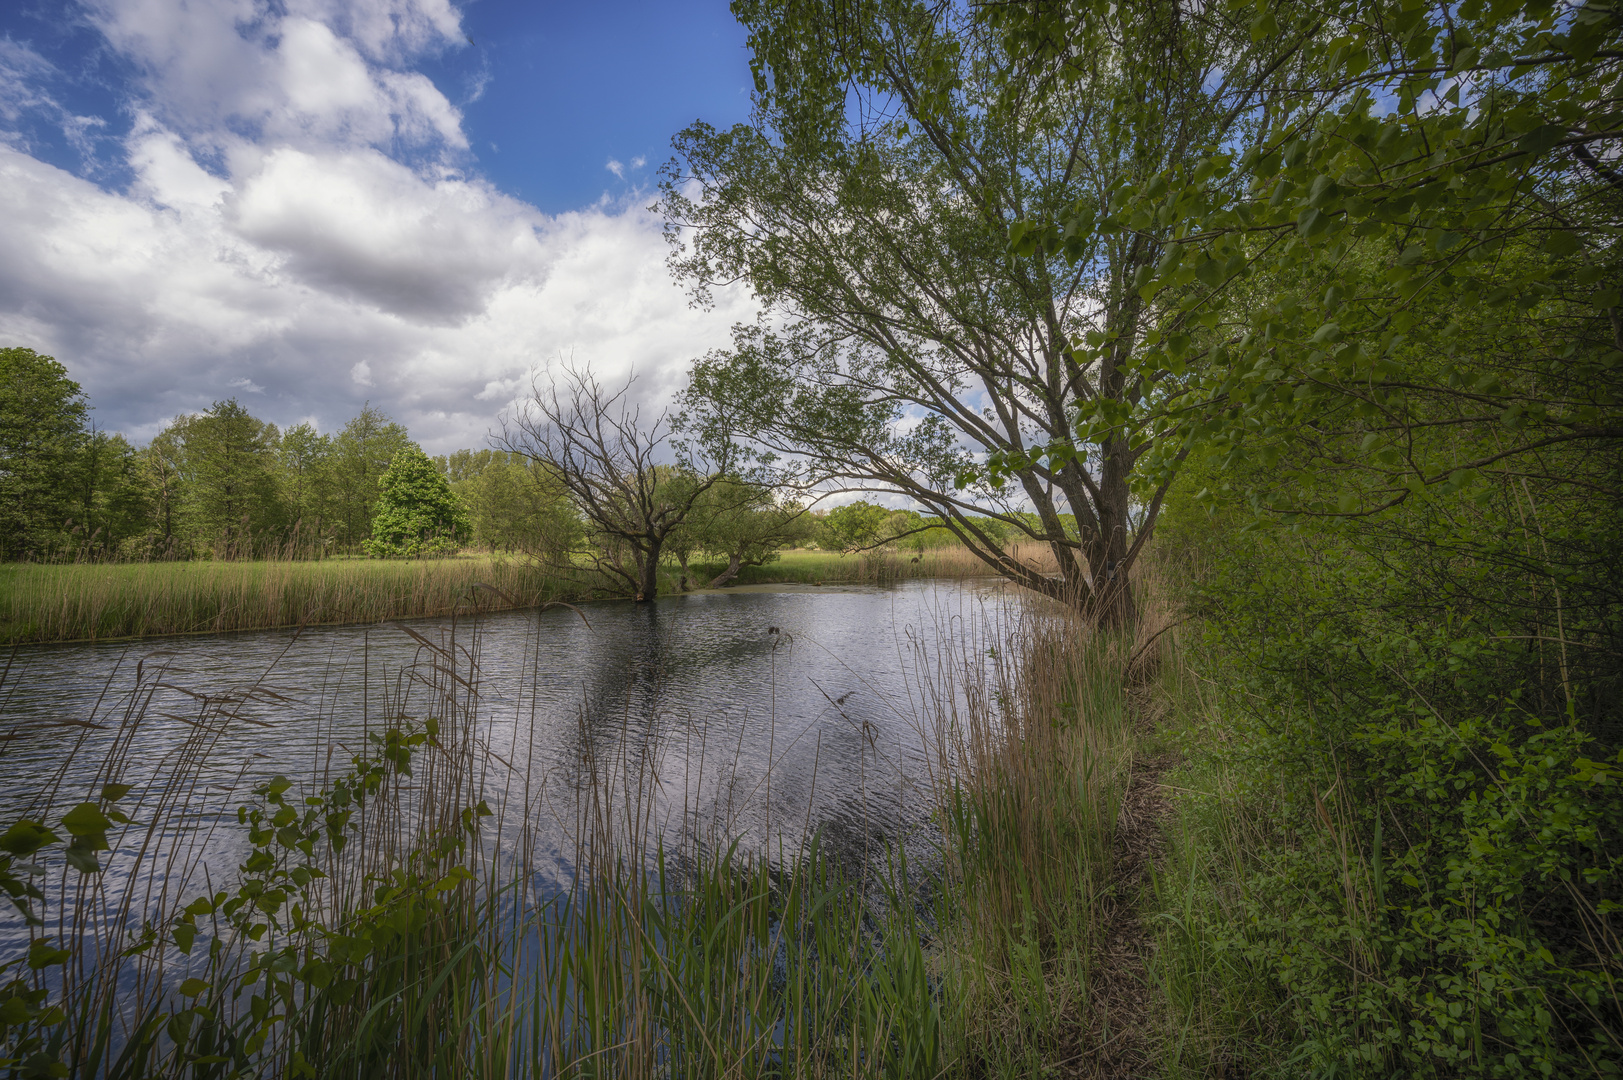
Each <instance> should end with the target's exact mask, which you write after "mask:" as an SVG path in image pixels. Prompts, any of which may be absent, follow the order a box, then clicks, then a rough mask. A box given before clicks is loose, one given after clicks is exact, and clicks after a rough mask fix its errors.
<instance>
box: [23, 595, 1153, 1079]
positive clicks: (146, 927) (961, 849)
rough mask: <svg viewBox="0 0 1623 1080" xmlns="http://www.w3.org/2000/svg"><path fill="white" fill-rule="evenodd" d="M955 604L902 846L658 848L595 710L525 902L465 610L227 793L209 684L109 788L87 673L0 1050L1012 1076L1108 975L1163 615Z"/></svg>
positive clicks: (145, 1065)
mask: <svg viewBox="0 0 1623 1080" xmlns="http://www.w3.org/2000/svg"><path fill="white" fill-rule="evenodd" d="M980 610H981V612H982V614H981V615H979V616H977V617H975V618H972V619H970V620H968V622H967V623H961V624H960V625H961V626H962V628H963V633H962V635H961V636H958V637H954V638H952V639H950V640H949V641H948V643H947V644H945V645H943V646H941V647H940V651H939V652H925V651H923V650H922V648H921V647H919V646H917V645H915V646H914V648H915V654H914V657H913V661H914V667H915V670H916V672H917V676H918V679H919V690H920V691H921V696H920V698H919V703H918V705H917V710H918V711H917V713H916V714H915V715H914V717H913V719H914V722H915V723H916V724H917V725H918V731H919V734H920V736H921V738H922V739H923V740H924V743H925V746H926V748H927V749H926V754H927V757H928V769H929V776H930V783H929V784H928V785H926V787H927V791H926V792H925V793H924V794H925V796H926V797H928V798H929V799H931V800H932V801H933V806H934V808H935V811H936V813H935V815H934V817H933V824H932V825H931V826H929V827H928V828H929V831H930V833H931V838H930V839H931V844H932V846H933V847H934V848H935V849H936V850H937V851H939V853H940V856H941V861H940V865H939V866H938V867H936V868H933V869H932V868H921V867H916V866H915V867H912V868H910V867H909V865H908V861H907V856H906V854H905V852H904V850H903V848H902V847H901V846H899V838H897V840H896V841H894V842H893V847H892V849H891V850H890V851H889V852H888V853H886V854H885V855H884V856H882V857H881V858H879V859H877V860H874V861H871V862H869V863H868V864H867V867H866V869H864V868H862V867H854V866H851V865H847V864H844V863H842V862H841V860H840V859H839V858H837V857H836V856H835V853H833V852H831V851H830V850H829V849H827V848H825V847H824V846H823V845H822V844H821V843H820V841H819V840H818V839H817V838H816V837H815V836H808V837H802V838H800V839H799V842H798V846H797V841H796V838H795V837H792V836H791V837H789V844H788V848H787V849H786V850H783V851H780V852H778V853H777V855H776V856H774V857H772V858H770V859H768V858H766V857H764V856H763V854H762V853H750V852H745V851H741V850H739V849H738V848H737V847H736V845H735V843H734V839H733V836H732V833H731V831H730V828H731V827H730V826H729V823H728V822H725V821H720V820H712V819H711V817H710V816H709V813H708V812H707V811H705V810H704V808H701V807H694V806H690V805H688V804H687V802H686V800H685V799H684V801H683V806H682V808H681V813H682V815H683V818H682V819H683V821H684V822H691V826H692V827H691V828H688V827H684V828H683V829H682V830H681V832H682V835H684V836H685V837H687V839H686V840H685V841H683V843H682V845H681V847H680V848H679V849H675V850H672V849H667V848H664V847H662V846H661V845H660V843H659V841H657V840H656V839H654V837H655V836H656V835H657V834H658V828H657V825H656V822H655V817H656V815H655V811H654V809H653V799H654V792H655V790H656V787H657V788H659V789H660V790H664V785H666V784H669V783H670V782H671V779H672V778H671V777H666V778H665V779H664V780H662V781H659V782H656V781H655V780H654V779H653V778H654V777H655V776H656V774H657V773H658V772H659V770H660V768H661V757H660V753H661V751H660V747H659V746H657V745H647V744H645V743H644V742H643V740H640V739H631V738H627V737H626V735H625V733H623V732H622V733H620V736H619V737H615V736H614V735H613V734H612V733H600V735H599V736H597V737H594V738H593V739H583V740H582V744H581V745H582V754H583V758H582V760H581V762H580V765H581V774H582V783H581V787H580V791H581V792H582V804H581V807H580V808H579V812H578V814H577V815H576V819H575V821H576V824H575V827H574V830H573V840H574V844H575V849H574V858H573V866H574V867H575V876H574V878H573V883H572V884H571V885H570V886H569V887H568V888H567V889H566V890H565V891H564V893H563V894H561V895H559V896H556V897H551V898H547V897H541V896H536V897H535V898H534V899H533V900H532V899H531V897H530V893H529V890H528V887H527V885H525V883H527V882H529V881H530V880H531V879H532V877H533V875H534V874H535V872H536V870H537V867H538V865H539V864H538V863H537V858H538V857H540V858H545V857H546V856H545V853H544V852H543V851H538V849H537V846H536V844H535V839H536V837H535V835H534V834H533V832H532V830H531V828H530V826H529V824H528V823H529V822H531V821H533V820H535V813H536V807H535V806H534V805H532V803H533V801H534V799H535V797H536V793H535V792H534V791H532V790H530V788H529V787H528V782H527V781H525V780H524V778H523V775H522V773H521V772H520V773H512V770H513V766H512V765H505V766H503V763H504V762H507V761H516V760H517V759H516V758H515V757H514V756H513V753H512V751H511V750H508V749H504V748H501V747H492V746H490V745H488V738H489V736H488V732H487V728H486V723H487V720H486V718H485V715H484V713H485V710H484V709H483V708H482V706H481V705H480V697H479V692H478V685H479V682H480V679H481V674H480V673H481V671H482V661H481V659H480V656H481V649H480V645H479V640H480V639H479V632H478V630H477V627H476V626H475V627H473V628H472V629H468V628H463V629H460V630H457V631H455V632H454V633H450V632H446V633H442V634H440V635H433V634H430V635H428V636H416V635H414V637H416V639H417V640H418V641H419V642H420V643H421V644H422V655H421V656H420V657H419V660H418V662H417V663H415V664H412V665H408V668H407V669H403V670H402V672H401V674H402V675H406V674H408V672H414V673H415V674H414V675H411V677H406V678H400V679H395V678H390V677H384V678H372V679H371V680H370V683H369V685H370V686H371V687H372V689H371V690H370V691H367V690H364V689H361V688H360V687H357V686H356V685H354V683H353V682H351V683H350V684H347V689H346V691H345V692H346V693H349V694H351V695H354V694H355V693H357V691H359V692H361V693H367V694H374V695H382V697H380V698H378V699H377V700H375V701H373V705H374V708H373V711H372V715H373V716H374V717H388V718H391V719H388V720H383V721H377V722H376V724H375V727H374V728H373V729H372V730H371V731H370V732H369V739H368V740H366V741H363V742H361V743H360V744H357V745H360V746H362V747H363V749H362V750H360V752H358V753H354V754H353V760H352V761H351V762H349V763H348V765H347V766H346V765H344V764H343V763H342V762H343V758H344V754H338V755H334V756H333V757H332V758H331V762H332V763H331V764H330V765H329V766H328V767H327V768H326V769H325V770H324V771H323V772H321V773H320V774H319V775H312V776H301V777H293V778H289V777H274V778H250V780H249V781H248V783H247V784H245V785H243V786H242V787H240V788H238V789H236V790H235V791H227V790H225V789H219V788H216V789H209V788H207V787H206V786H205V785H203V784H202V783H201V781H200V780H199V777H200V776H202V775H204V774H205V772H206V769H205V766H206V765H207V763H208V761H209V755H210V754H211V752H212V748H213V747H214V746H215V745H217V743H218V740H219V737H220V735H221V734H222V733H223V731H224V730H226V728H227V727H228V726H229V725H231V724H234V723H237V722H239V721H238V719H237V716H236V712H237V703H238V702H239V701H240V700H241V697H240V695H239V694H226V695H222V696H219V697H216V698H205V699H199V700H198V706H197V715H195V716H194V717H191V718H190V719H189V720H188V723H190V724H192V727H193V729H194V730H195V732H196V734H195V736H194V737H193V738H191V739H190V740H189V741H188V743H187V745H186V747H185V749H184V752H182V753H180V754H178V755H172V756H170V757H169V758H167V759H166V760H165V763H164V765H163V766H162V767H160V768H159V769H158V772H157V773H156V774H153V775H145V774H140V772H141V771H140V770H138V769H136V768H133V767H132V766H131V765H130V761H129V759H128V757H127V755H128V750H129V747H130V746H132V745H133V744H134V742H135V740H137V739H138V738H139V737H140V735H141V731H142V729H143V727H144V726H145V725H147V724H149V723H159V722H162V721H161V718H160V717H156V716H149V715H148V707H147V706H146V705H144V704H142V702H143V701H149V700H150V695H149V694H147V695H146V696H143V694H144V693H145V692H144V691H143V690H142V687H141V686H134V687H125V688H114V689H115V690H118V691H119V692H116V693H112V694H110V695H109V696H108V699H107V704H106V706H105V708H104V709H101V710H99V711H98V716H97V717H95V718H94V719H95V720H96V721H97V722H99V723H104V724H106V727H107V729H108V733H109V734H108V738H106V739H104V740H85V739H83V738H81V739H80V741H79V744H78V745H79V748H80V749H79V750H78V751H77V752H78V753H80V754H82V755H85V756H87V758H88V757H94V756H95V755H97V754H100V755H102V756H101V758H100V759H99V760H96V761H95V762H94V765H95V773H96V775H97V776H98V777H100V778H102V780H104V781H105V782H100V781H98V786H97V787H96V789H95V790H92V791H89V792H79V791H67V790H56V789H54V788H53V789H51V790H47V791H45V792H42V793H41V794H40V795H39V796H38V797H37V798H36V799H35V800H34V802H33V805H31V806H30V807H29V808H28V810H27V812H26V814H25V815H24V818H23V820H21V821H19V822H16V823H7V824H10V825H11V828H10V829H9V831H6V833H5V845H4V850H5V852H6V854H3V855H0V877H8V880H7V881H6V884H8V885H9V884H11V883H13V882H17V883H20V885H19V887H20V889H21V891H19V892H16V893H14V895H15V896H16V897H17V900H18V902H19V904H20V905H21V906H22V907H24V908H25V909H26V911H27V913H28V914H29V915H30V916H31V917H33V918H35V919H37V920H38V924H37V927H36V930H35V932H34V935H35V940H36V942H37V943H38V944H37V945H35V946H33V947H31V948H30V950H29V952H28V956H27V959H28V962H29V966H30V969H31V970H30V972H26V973H25V972H21V971H20V970H19V971H14V972H12V973H11V974H10V976H8V977H14V978H16V979H17V981H16V982H13V983H12V984H11V985H10V986H9V987H4V988H0V997H3V996H5V995H6V994H10V995H11V996H12V998H13V999H14V1000H15V1001H16V1002H17V1004H18V1008H17V1009H13V1010H12V1011H11V1012H8V1013H7V1014H6V1016H7V1017H8V1020H7V1026H6V1027H5V1028H0V1037H3V1038H4V1040H5V1041H4V1045H3V1047H0V1050H3V1051H4V1053H5V1056H7V1057H8V1058H9V1059H11V1060H13V1061H18V1062H22V1061H30V1060H31V1061H33V1063H34V1064H36V1065H39V1066H40V1067H41V1068H42V1069H47V1070H48V1071H49V1066H51V1065H59V1066H60V1067H61V1068H64V1069H66V1070H67V1071H66V1073H65V1075H72V1076H91V1075H97V1076H99V1075H109V1076H110V1075H115V1074H118V1075H123V1074H129V1075H137V1074H139V1075H154V1076H158V1075H162V1076H168V1075H187V1076H191V1077H209V1078H212V1077H221V1078H224V1077H228V1076H246V1075H254V1076H334V1077H337V1076H386V1075H387V1076H398V1077H408V1076H428V1075H436V1076H456V1077H470V1078H472V1077H485V1076H489V1077H498V1076H499V1077H511V1076H534V1077H541V1076H548V1077H587V1076H615V1077H629V1078H639V1077H655V1076H671V1075H684V1076H685V1075H717V1076H739V1077H750V1076H761V1075H774V1076H785V1077H812V1076H828V1075H871V1076H886V1077H897V1078H903V1077H907V1078H911V1077H928V1076H939V1075H943V1074H944V1073H945V1072H952V1073H958V1072H968V1073H972V1074H977V1075H988V1076H1007V1077H1015V1076H1026V1075H1034V1074H1036V1072H1037V1071H1039V1070H1041V1069H1042V1067H1043V1066H1045V1065H1047V1064H1052V1063H1053V1062H1054V1061H1055V1060H1056V1059H1057V1058H1058V1056H1059V1055H1060V1054H1061V1052H1063V1051H1064V1050H1065V1049H1066V1047H1067V1044H1068V1042H1069V1041H1071V1040H1072V1038H1073V1034H1072V1033H1073V1032H1074V1031H1075V1030H1077V1029H1078V1025H1080V1024H1083V1023H1085V1021H1086V1017H1085V1015H1084V1013H1085V1009H1086V1007H1087V1002H1088V1001H1089V1000H1090V997H1091V996H1093V993H1094V988H1095V987H1096V986H1097V984H1099V982H1100V980H1101V979H1104V978H1106V977H1107V976H1108V972H1109V970H1110V965H1109V963H1108V958H1107V957H1106V956H1105V954H1104V952H1103V950H1104V947H1105V945H1106V943H1105V942H1104V941H1103V939H1102V937H1101V934H1100V928H1101V926H1102V923H1101V922H1100V910H1099V909H1098V907H1097V905H1095V904H1093V903H1092V902H1091V898H1093V897H1095V896H1098V895H1100V893H1101V891H1102V890H1105V889H1107V888H1108V886H1109V882H1110V881H1111V861H1112V858H1113V855H1112V849H1111V834H1112V828H1113V822H1114V819H1115V816H1116V810H1115V806H1116V803H1117V802H1118V801H1119V799H1120V797H1121V794H1122V792H1123V791H1124V790H1125V787H1126V784H1127V783H1128V780H1129V778H1130V776H1131V774H1132V770H1133V754H1134V746H1135V743H1136V738H1137V736H1136V735H1135V730H1134V724H1133V722H1132V706H1131V704H1130V700H1129V696H1130V689H1131V688H1130V686H1129V685H1128V684H1125V683H1124V682H1123V680H1122V679H1121V678H1120V673H1121V672H1122V671H1123V670H1124V669H1125V668H1127V667H1134V665H1132V664H1129V663H1128V658H1129V657H1137V658H1139V663H1138V664H1137V665H1136V667H1135V670H1137V671H1138V672H1139V673H1140V679H1139V681H1140V682H1141V683H1142V682H1143V681H1144V680H1145V679H1153V678H1154V677H1155V671H1156V670H1157V665H1156V664H1154V663H1152V662H1150V657H1151V651H1147V650H1153V651H1157V652H1158V651H1159V650H1162V649H1168V648H1170V647H1171V644H1172V635H1164V636H1160V637H1159V638H1157V637H1156V635H1158V634H1159V633H1160V631H1161V630H1163V629H1165V628H1166V627H1167V626H1168V625H1170V622H1171V618H1170V613H1169V612H1168V611H1166V610H1163V609H1161V608H1156V609H1154V610H1151V611H1149V612H1147V613H1146V614H1147V617H1146V619H1145V620H1144V621H1143V623H1142V624H1141V626H1140V628H1139V630H1138V632H1137V634H1136V635H1133V636H1130V637H1126V638H1123V637H1121V636H1119V635H1114V636H1113V635H1100V634H1097V633H1092V632H1089V631H1088V630H1087V629H1086V628H1085V627H1084V626H1082V625H1081V623H1080V622H1079V620H1078V618H1077V616H1076V615H1075V613H1074V611H1067V610H1065V609H1064V608H1062V607H1061V606H1059V605H1054V604H1051V603H1049V602H1046V601H1043V600H1041V599H1040V598H1036V597H1020V598H1014V597H1012V596H1007V597H1005V598H1004V599H1003V600H999V601H995V602H993V603H992V604H991V605H990V606H987V607H982V608H981V609H980ZM436 638H437V640H436ZM989 657H990V658H992V662H991V663H988V658H989ZM274 676H275V673H274V669H273V670H271V671H267V672H266V673H265V675H264V679H267V680H273V679H274ZM173 677H174V676H172V675H170V674H167V673H166V669H164V668H162V667H159V668H156V669H154V670H152V671H149V672H147V673H146V675H145V679H146V680H147V681H148V682H151V681H153V680H168V679H172V678H173ZM138 678H139V676H138ZM262 681H263V680H262ZM143 685H144V684H143ZM459 688H460V689H459ZM406 717H411V718H413V719H409V720H408V719H404V718H406ZM520 726H522V725H520ZM700 726H701V728H702V722H701V724H700ZM36 734H37V733H36ZM329 737H330V738H333V739H335V740H336V739H337V738H338V735H337V734H336V733H334V734H333V735H331V736H329ZM700 737H702V733H701V736H700ZM346 745H347V744H346ZM4 752H5V751H4V748H3V747H0V760H3V754H4ZM352 752H353V751H346V753H352ZM504 767H505V769H506V772H504V771H503V768H504ZM508 773H512V775H511V776H509V775H508ZM63 774H65V770H64V773H59V774H58V775H59V776H60V775H63ZM1079 778H1081V781H1082V782H1080V783H1079V782H1078V780H1079ZM514 784H516V785H517V786H516V787H515V786H507V787H504V785H514ZM250 788H251V794H250V795H247V796H246V797H245V796H244V794H243V791H244V790H247V789H250ZM238 803H241V804H242V807H243V808H242V810H241V811H240V813H238V812H237V804H238ZM202 820H223V821H226V822H228V824H227V825H224V826H221V827H225V828H241V829H243V830H244V832H245V835H246V837H247V839H248V841H249V849H248V850H247V854H246V856H245V857H244V858H243V861H242V862H241V865H240V867H239V868H238V871H237V872H236V874H235V875H229V874H228V875H226V876H225V877H224V878H219V877H215V878H211V879H210V881H209V882H208V883H207V887H206V888H205V887H204V885H205V883H204V882H203V881H201V880H194V879H193V878H195V872H192V877H188V871H187V870H186V869H184V868H186V867H193V866H195V865H196V851H195V850H194V845H195V844H196V843H198V842H199V838H201V837H203V836H205V835H207V833H208V832H209V830H198V829H196V828H194V824H195V823H196V822H198V821H202ZM58 822H60V823H61V824H60V825H59V824H58ZM53 830H54V831H53ZM96 852H101V853H102V854H99V855H98V854H95V853H96ZM86 853H89V856H88V858H87V854H86ZM14 858H15V859H17V860H23V859H27V860H29V862H28V864H27V866H21V865H18V864H15V863H14V862H13V859H14ZM115 872H116V874H117V875H118V877H117V880H119V881H121V882H128V883H130V884H129V886H123V885H120V886H118V887H114V886H113V884H112V880H110V879H109V878H104V875H113V874H114V873H115ZM28 875H32V876H28ZM521 886H522V887H521ZM29 995H32V996H29ZM12 1013H16V1016H15V1017H13V1016H12ZM42 1075H43V1073H42Z"/></svg>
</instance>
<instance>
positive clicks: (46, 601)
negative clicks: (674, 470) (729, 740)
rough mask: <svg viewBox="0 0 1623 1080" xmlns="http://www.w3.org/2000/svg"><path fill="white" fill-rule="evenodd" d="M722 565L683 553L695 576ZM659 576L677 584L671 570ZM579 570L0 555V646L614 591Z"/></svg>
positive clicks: (838, 568) (711, 573) (831, 571)
mask: <svg viewBox="0 0 1623 1080" xmlns="http://www.w3.org/2000/svg"><path fill="white" fill-rule="evenodd" d="M723 569H725V564H700V563H694V564H693V565H692V567H691V568H690V575H689V576H690V581H693V582H697V583H699V584H701V585H702V584H705V583H708V582H709V581H711V580H712V579H713V578H714V577H715V576H716V575H718V574H720V573H721V572H722V570H723ZM670 571H671V572H670V573H669V574H667V575H665V581H664V582H663V584H664V587H665V590H666V591H667V592H673V591H675V590H676V589H677V587H678V584H679V582H678V575H677V573H676V568H675V567H674V566H673V567H671V568H670ZM985 573H986V568H985V564H983V563H981V562H980V561H979V560H978V559H975V558H974V557H973V556H971V555H969V553H968V552H965V551H963V550H962V549H945V550H934V551H926V552H923V553H922V554H921V555H919V556H918V557H915V556H914V555H913V554H912V553H907V552H888V551H886V552H875V553H870V554H863V555H841V554H839V553H837V552H824V551H788V552H784V553H783V554H782V556H781V557H780V558H779V559H777V560H776V561H774V562H771V563H768V564H766V565H764V566H746V567H743V568H741V570H740V572H739V574H738V576H737V577H736V578H734V579H733V581H732V582H731V584H736V585H763V584H780V583H799V584H808V585H822V584H832V583H837V582H843V581H862V582H894V581H903V580H908V579H912V578H927V577H944V578H968V577H975V576H979V575H982V574H985ZM618 584H619V583H616V582H614V581H611V580H607V579H605V578H603V577H601V576H599V575H595V574H591V573H589V572H587V571H586V570H584V569H582V570H581V571H580V572H578V573H573V574H565V573H559V572H556V571H554V570H550V569H547V568H543V567H538V566H536V565H535V564H533V563H531V562H529V561H527V560H525V559H522V558H511V557H504V556H499V555H488V554H463V555H458V556H454V557H450V558H440V559H425V560H373V559H364V558H334V559H324V560H319V561H241V562H213V561H203V562H150V563H81V564H68V565H52V564H40V563H8V564H0V644H28V643H37V642H65V641H107V640H116V639H120V638H142V637H158V636H165V635H175V634H198V633H230V632H235V631H241V630H267V629H275V628H278V627H290V626H322V625H332V624H341V623H372V622H380V621H383V620H386V619H410V618H436V617H439V616H445V615H451V614H454V613H456V612H458V611H467V610H470V609H471V608H472V607H474V606H477V607H478V608H479V609H480V610H484V611H500V610H507V609H511V608H522V607H532V606H534V605H536V604H540V603H544V602H546V601H549V600H563V601H581V600H587V599H592V598H595V597H604V596H613V595H616V593H617V591H619V589H618Z"/></svg>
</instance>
